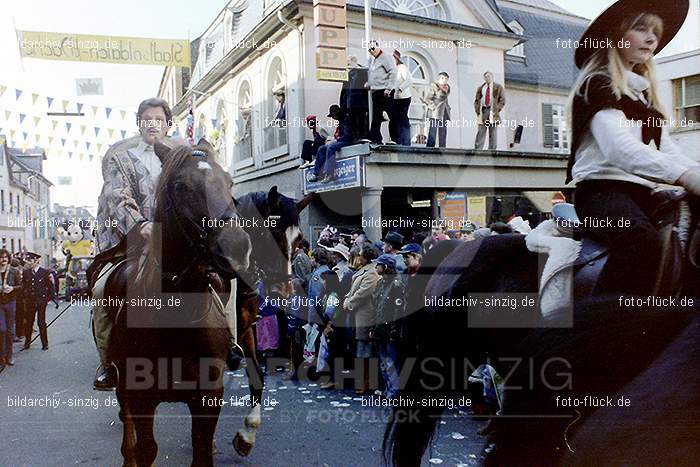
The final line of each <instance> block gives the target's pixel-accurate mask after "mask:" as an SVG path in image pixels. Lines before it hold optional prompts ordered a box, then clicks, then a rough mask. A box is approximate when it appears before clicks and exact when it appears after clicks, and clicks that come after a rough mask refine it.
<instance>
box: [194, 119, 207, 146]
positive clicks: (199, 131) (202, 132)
mask: <svg viewBox="0 0 700 467" xmlns="http://www.w3.org/2000/svg"><path fill="white" fill-rule="evenodd" d="M206 135H207V117H205V116H204V114H199V119H197V128H196V129H195V132H194V142H195V144H197V141H199V140H200V139H202V138H206Z"/></svg>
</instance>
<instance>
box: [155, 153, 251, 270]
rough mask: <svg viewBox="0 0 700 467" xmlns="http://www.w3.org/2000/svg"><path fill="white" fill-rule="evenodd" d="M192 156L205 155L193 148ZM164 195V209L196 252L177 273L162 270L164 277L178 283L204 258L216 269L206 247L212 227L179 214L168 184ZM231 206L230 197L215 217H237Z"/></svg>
mask: <svg viewBox="0 0 700 467" xmlns="http://www.w3.org/2000/svg"><path fill="white" fill-rule="evenodd" d="M192 156H193V157H206V156H207V155H206V153H205V152H204V151H199V150H195V151H192ZM165 196H166V198H167V200H168V208H167V209H166V210H167V211H172V212H173V215H174V217H175V223H176V224H177V227H178V229H179V230H180V233H181V234H182V236H183V237H184V238H185V240H187V243H188V246H189V247H190V248H191V249H193V250H194V251H195V252H196V253H197V254H196V255H195V256H194V258H193V260H192V262H191V263H190V264H189V265H188V266H187V267H185V269H183V270H182V271H181V272H179V273H177V274H171V273H166V272H165V271H162V274H163V276H164V277H166V278H167V279H168V280H169V281H170V282H171V283H173V284H179V282H180V280H182V277H183V276H184V275H185V273H186V272H187V271H188V270H189V269H190V268H191V267H192V266H194V264H196V263H197V261H198V260H201V259H204V264H206V265H209V266H211V267H212V268H214V269H216V266H215V264H214V262H213V257H212V254H211V250H210V249H209V247H208V244H209V236H210V235H211V234H212V233H214V227H210V226H205V225H204V224H205V223H204V222H202V225H200V224H198V223H197V222H195V221H194V220H192V219H190V218H189V217H187V216H184V217H183V216H181V214H180V212H179V211H178V209H177V207H176V204H175V202H174V199H173V196H172V194H171V192H170V186H168V185H167V184H166V186H165ZM233 206H234V201H233V198H231V202H230V203H229V204H228V205H227V206H226V208H225V209H224V211H223V212H222V213H221V215H220V216H217V217H215V219H217V220H220V221H222V222H231V221H232V220H235V219H237V218H238V214H236V211H235V209H233ZM183 219H184V220H183ZM186 225H190V226H192V228H194V230H195V232H196V235H195V236H194V237H192V236H191V235H190V232H189V231H188V230H187V228H186V227H185V226H186Z"/></svg>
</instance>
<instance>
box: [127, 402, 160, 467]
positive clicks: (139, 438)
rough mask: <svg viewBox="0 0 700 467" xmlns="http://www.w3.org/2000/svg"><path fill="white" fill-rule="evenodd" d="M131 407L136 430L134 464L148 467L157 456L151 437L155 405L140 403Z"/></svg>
mask: <svg viewBox="0 0 700 467" xmlns="http://www.w3.org/2000/svg"><path fill="white" fill-rule="evenodd" d="M134 405H135V406H132V407H131V415H132V416H133V423H134V427H135V429H136V463H137V465H138V466H139V467H144V466H146V467H150V466H152V465H153V462H154V461H155V460H156V456H157V455H158V444H157V443H156V440H155V436H154V435H153V421H154V419H155V413H156V404H153V403H150V402H142V403H138V404H134Z"/></svg>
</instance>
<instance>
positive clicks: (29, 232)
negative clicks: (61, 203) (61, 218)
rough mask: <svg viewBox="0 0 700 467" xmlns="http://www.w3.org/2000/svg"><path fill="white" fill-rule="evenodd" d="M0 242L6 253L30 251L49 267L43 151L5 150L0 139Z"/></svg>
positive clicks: (50, 224) (47, 188) (51, 229)
mask: <svg viewBox="0 0 700 467" xmlns="http://www.w3.org/2000/svg"><path fill="white" fill-rule="evenodd" d="M0 141H2V144H0V242H1V244H2V247H3V248H5V249H7V250H8V251H10V253H20V252H26V251H34V252H36V253H39V254H41V256H42V263H43V264H44V265H45V266H50V264H51V259H52V240H51V239H52V237H53V233H54V230H55V229H54V225H53V222H52V220H51V216H50V210H49V206H50V187H51V186H52V183H51V182H50V181H49V180H47V179H46V178H45V177H44V176H43V161H44V160H45V158H46V154H45V153H44V151H43V149H39V148H34V149H28V150H26V151H23V150H21V149H18V148H9V147H7V145H6V144H5V143H4V141H5V140H4V139H3V138H1V137H0Z"/></svg>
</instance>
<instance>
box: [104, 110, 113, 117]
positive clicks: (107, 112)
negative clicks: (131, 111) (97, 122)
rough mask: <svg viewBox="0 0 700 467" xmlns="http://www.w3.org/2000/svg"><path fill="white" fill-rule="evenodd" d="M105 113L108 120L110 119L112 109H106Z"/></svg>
mask: <svg viewBox="0 0 700 467" xmlns="http://www.w3.org/2000/svg"><path fill="white" fill-rule="evenodd" d="M105 113H106V114H107V118H109V114H111V113H112V109H111V108H109V107H105Z"/></svg>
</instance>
